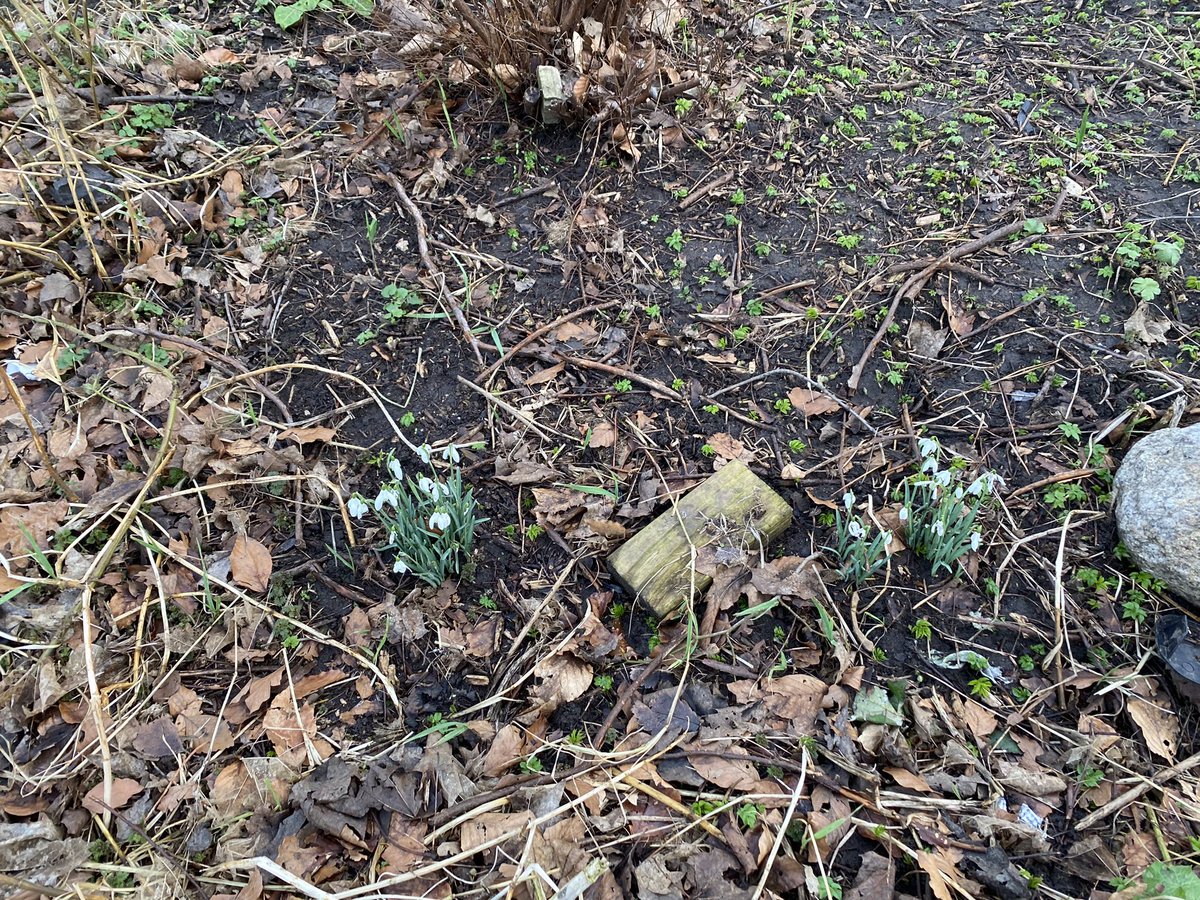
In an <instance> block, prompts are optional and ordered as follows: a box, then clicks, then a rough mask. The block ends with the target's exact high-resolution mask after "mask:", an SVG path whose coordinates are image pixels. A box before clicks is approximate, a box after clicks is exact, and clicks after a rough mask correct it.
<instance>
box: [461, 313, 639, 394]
mask: <svg viewBox="0 0 1200 900" xmlns="http://www.w3.org/2000/svg"><path fill="white" fill-rule="evenodd" d="M618 305H619V304H618V303H617V301H616V300H610V301H608V302H607V303H597V304H595V305H594V306H585V307H584V308H583V309H577V310H575V311H574V312H570V313H567V314H566V315H565V316H559V317H558V318H557V319H555V320H554V321H553V322H550V323H549V324H547V325H543V326H542V327H541V328H538V329H536V330H534V331H531V332H529V334H527V335H525V337H523V338H522V339H521V340H520V341H518V342H517V343H516V345H515V346H513V347H511V348H510V349H508V350H506V351H505V352H504V354H503V355H502V356H501V357H500V358H499V359H498V360H496V361H495V362H494V363H492V364H491V365H490V366H488V367H487V368H486V369H484V370H483V373H482V374H481V375H480V376H479V380H480V381H481V382H483V383H485V384H486V383H487V382H488V381H491V379H492V378H494V377H495V375H496V373H497V372H498V371H499V370H500V367H501V366H502V365H504V364H505V363H506V362H508V361H509V360H510V359H512V358H513V357H514V356H517V355H518V354H519V353H520V352H521V351H522V350H524V349H525V348H526V347H528V346H529V345H530V344H532V343H533V342H534V341H536V340H537V339H538V338H540V337H542V336H543V335H547V334H549V333H550V332H551V331H553V330H554V329H555V328H558V327H559V326H560V325H565V324H566V323H567V322H570V321H573V320H575V319H578V318H579V317H580V316H586V315H589V314H590V313H594V312H600V311H602V310H605V309H611V308H612V307H614V306H618Z"/></svg>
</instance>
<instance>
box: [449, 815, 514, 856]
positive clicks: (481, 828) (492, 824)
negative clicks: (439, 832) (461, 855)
mask: <svg viewBox="0 0 1200 900" xmlns="http://www.w3.org/2000/svg"><path fill="white" fill-rule="evenodd" d="M531 821H533V813H531V812H530V811H529V810H525V811H524V812H519V813H482V814H481V815H478V816H473V817H472V818H471V819H470V820H469V821H467V822H465V823H464V824H463V827H462V830H460V831H459V833H458V834H459V837H458V841H459V843H460V844H461V845H462V849H463V851H464V852H469V851H471V850H474V849H475V848H476V847H479V846H481V845H482V844H486V843H489V842H490V841H494V840H496V839H497V838H502V837H504V836H505V835H506V834H511V835H512V836H513V837H519V836H521V835H523V834H525V832H526V831H527V830H528V827H529V823H530V822H531Z"/></svg>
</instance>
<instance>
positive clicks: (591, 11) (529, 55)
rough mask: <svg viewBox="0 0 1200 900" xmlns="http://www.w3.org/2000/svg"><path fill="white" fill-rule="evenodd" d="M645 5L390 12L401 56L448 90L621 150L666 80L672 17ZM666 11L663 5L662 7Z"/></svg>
mask: <svg viewBox="0 0 1200 900" xmlns="http://www.w3.org/2000/svg"><path fill="white" fill-rule="evenodd" d="M650 6H651V4H650V3H647V2H646V0H551V2H548V3H538V2H535V0H483V2H477V3H468V2H467V0H449V2H448V3H447V5H445V6H442V7H438V8H433V7H429V6H417V5H413V4H411V3H409V2H407V0H395V2H392V3H390V4H388V5H387V6H386V7H385V8H384V10H383V14H384V15H385V16H386V18H387V24H388V27H389V29H390V30H391V31H392V32H393V33H394V34H396V35H397V36H400V37H403V38H405V39H406V40H405V43H404V44H403V46H402V48H401V50H400V54H401V55H402V56H405V57H409V58H418V59H421V58H424V59H425V60H426V61H428V62H430V63H432V67H433V68H434V69H440V70H441V72H440V73H439V74H440V75H442V76H444V78H445V79H446V80H447V81H448V82H449V83H450V84H464V83H471V84H473V85H474V86H476V87H477V88H483V89H487V88H491V89H492V90H499V91H500V92H501V93H502V94H503V96H504V98H505V99H506V101H508V102H509V103H510V104H511V105H514V106H519V107H520V108H522V109H523V110H524V111H525V112H526V113H527V114H529V115H530V116H533V117H536V118H538V119H540V121H542V122H543V123H545V124H548V125H553V124H557V123H559V122H565V123H567V124H570V125H576V126H578V125H583V126H587V127H596V126H601V125H608V126H610V127H611V128H612V135H613V137H614V138H615V139H616V142H617V143H618V144H620V143H621V138H622V134H623V133H624V131H625V130H626V129H622V128H621V126H622V125H625V126H628V125H629V123H631V122H632V121H633V119H634V118H635V117H636V115H637V114H638V113H639V112H645V111H648V107H649V105H652V103H653V101H655V100H656V99H657V98H658V96H659V94H660V92H661V90H662V88H663V86H664V82H665V80H666V79H667V77H668V76H667V74H666V72H665V68H666V66H665V63H666V53H665V51H664V50H663V49H661V48H660V47H659V46H657V45H656V42H655V40H654V38H655V35H656V33H657V34H658V36H661V37H665V36H669V26H670V25H673V23H668V24H667V25H664V21H665V20H666V18H667V17H664V16H663V15H662V14H661V10H658V9H657V6H656V7H655V9H654V10H651V9H650ZM658 6H661V4H658Z"/></svg>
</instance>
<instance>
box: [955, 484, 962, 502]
mask: <svg viewBox="0 0 1200 900" xmlns="http://www.w3.org/2000/svg"><path fill="white" fill-rule="evenodd" d="M962 498H963V489H962V486H961V485H960V486H959V487H956V488H955V489H954V499H955V500H961V499H962Z"/></svg>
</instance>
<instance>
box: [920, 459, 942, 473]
mask: <svg viewBox="0 0 1200 900" xmlns="http://www.w3.org/2000/svg"><path fill="white" fill-rule="evenodd" d="M937 470H938V461H937V459H935V458H934V457H932V456H929V457H926V458H925V462H923V463H921V474H922V475H926V474H930V473H933V474H936V473H937Z"/></svg>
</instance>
